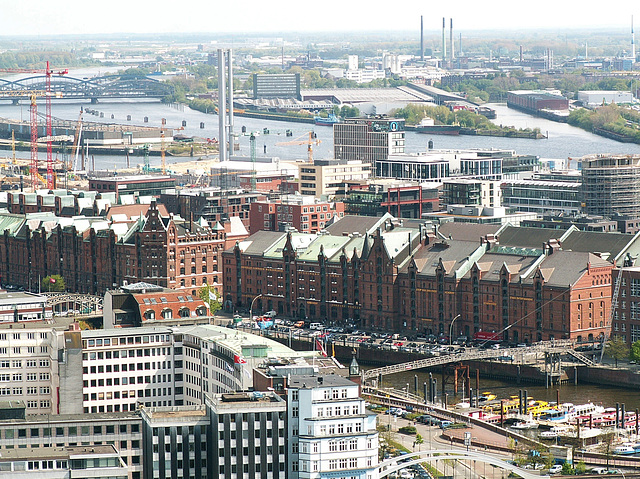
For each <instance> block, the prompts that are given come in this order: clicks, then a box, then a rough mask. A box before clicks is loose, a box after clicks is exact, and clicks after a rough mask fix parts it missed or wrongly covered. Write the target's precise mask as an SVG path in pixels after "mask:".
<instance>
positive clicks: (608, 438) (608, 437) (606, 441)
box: [598, 432, 616, 469]
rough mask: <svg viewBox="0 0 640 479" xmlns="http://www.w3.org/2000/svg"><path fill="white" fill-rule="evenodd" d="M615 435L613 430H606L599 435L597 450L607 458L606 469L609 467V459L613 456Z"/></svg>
mask: <svg viewBox="0 0 640 479" xmlns="http://www.w3.org/2000/svg"><path fill="white" fill-rule="evenodd" d="M615 437H616V435H615V433H613V432H606V433H604V434H601V435H600V444H598V450H599V452H601V453H602V454H604V455H605V456H606V458H607V469H609V460H610V459H611V457H612V456H613V443H614V441H615Z"/></svg>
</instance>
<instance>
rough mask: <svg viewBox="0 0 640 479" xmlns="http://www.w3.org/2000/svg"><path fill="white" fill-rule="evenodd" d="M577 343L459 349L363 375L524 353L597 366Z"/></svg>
mask: <svg viewBox="0 0 640 479" xmlns="http://www.w3.org/2000/svg"><path fill="white" fill-rule="evenodd" d="M575 346H576V344H575V342H574V341H572V340H568V339H564V340H557V341H543V342H539V343H536V344H534V345H533V346H528V347H527V348H526V349H524V348H522V349H520V348H515V349H475V348H473V349H459V350H458V351H457V352H455V353H452V354H446V355H443V356H436V357H430V358H425V359H418V360H415V361H409V362H406V363H400V364H392V365H390V366H384V367H381V368H375V369H369V370H367V371H364V372H363V373H362V376H363V379H364V380H365V381H366V380H370V379H375V378H378V377H380V376H386V375H388V374H394V373H400V372H403V371H412V370H414V369H422V368H429V367H433V366H442V365H444V364H450V363H459V362H461V361H471V360H474V359H495V358H499V357H503V356H505V355H510V356H512V355H514V354H524V353H535V352H538V353H558V354H569V355H570V356H572V357H574V358H575V359H577V360H578V361H580V362H582V363H584V364H586V365H587V366H595V364H596V363H595V362H594V361H592V360H591V359H589V358H588V357H587V356H585V355H584V354H582V353H580V352H578V351H575V350H574V347H575Z"/></svg>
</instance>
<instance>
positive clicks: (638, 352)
mask: <svg viewBox="0 0 640 479" xmlns="http://www.w3.org/2000/svg"><path fill="white" fill-rule="evenodd" d="M629 357H630V358H631V359H633V360H634V361H638V362H640V341H636V342H635V343H633V344H632V345H631V354H629Z"/></svg>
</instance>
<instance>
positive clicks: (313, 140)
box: [276, 131, 322, 163]
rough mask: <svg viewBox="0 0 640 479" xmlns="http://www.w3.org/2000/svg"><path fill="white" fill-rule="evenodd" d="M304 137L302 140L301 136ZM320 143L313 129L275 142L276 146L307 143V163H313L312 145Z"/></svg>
mask: <svg viewBox="0 0 640 479" xmlns="http://www.w3.org/2000/svg"><path fill="white" fill-rule="evenodd" d="M304 137H307V138H306V139H305V140H302V138H304ZM320 143H322V142H321V141H320V139H319V138H318V137H317V136H316V134H315V133H314V132H313V131H310V132H308V133H305V134H304V135H302V136H299V137H298V138H296V139H295V140H291V141H282V142H279V143H276V145H277V146H292V145H307V155H308V157H307V160H308V161H309V163H313V145H319V144H320Z"/></svg>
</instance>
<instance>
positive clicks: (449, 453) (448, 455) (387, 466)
mask: <svg viewBox="0 0 640 479" xmlns="http://www.w3.org/2000/svg"><path fill="white" fill-rule="evenodd" d="M447 459H448V460H452V459H459V460H466V461H475V462H481V463H485V464H490V465H492V466H494V467H498V468H500V469H504V470H506V471H509V472H510V473H513V474H515V475H516V476H519V477H521V478H522V479H544V478H548V477H549V476H541V475H540V474H539V473H538V472H537V471H527V470H526V469H523V468H521V467H518V466H516V465H515V464H511V463H509V462H507V461H504V460H502V459H501V458H499V457H497V456H493V455H490V454H486V453H479V452H475V451H464V450H456V449H433V450H429V451H419V452H413V453H409V454H403V455H402V456H396V457H393V458H391V459H387V460H386V461H383V462H381V463H380V464H378V473H379V476H378V477H379V478H383V477H387V476H389V475H390V474H393V473H394V472H398V471H399V470H400V469H404V468H405V467H410V466H412V465H414V464H420V463H421V462H432V461H442V460H447Z"/></svg>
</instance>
